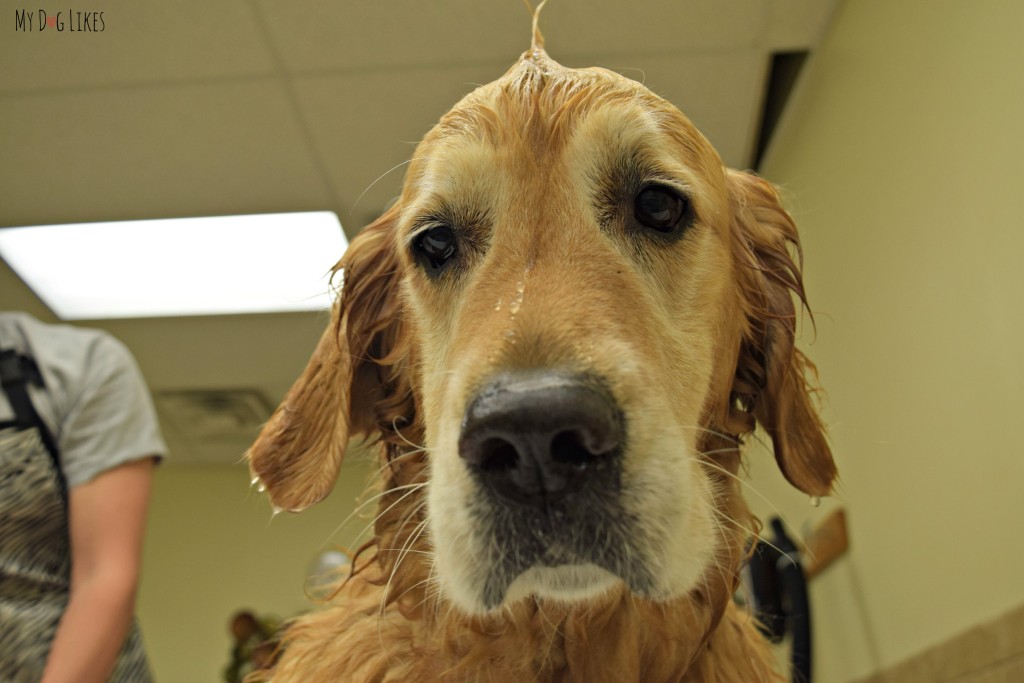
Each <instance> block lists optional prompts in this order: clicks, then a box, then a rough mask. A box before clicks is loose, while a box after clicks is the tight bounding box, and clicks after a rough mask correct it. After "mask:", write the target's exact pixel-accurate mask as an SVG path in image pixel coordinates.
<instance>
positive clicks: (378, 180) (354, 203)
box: [351, 159, 412, 211]
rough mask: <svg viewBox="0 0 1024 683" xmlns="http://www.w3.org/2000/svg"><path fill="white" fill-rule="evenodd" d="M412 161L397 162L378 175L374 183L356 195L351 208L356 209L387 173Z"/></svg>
mask: <svg viewBox="0 0 1024 683" xmlns="http://www.w3.org/2000/svg"><path fill="white" fill-rule="evenodd" d="M411 162H412V159H406V160H405V161H403V162H401V163H398V164H395V165H394V166H392V167H391V168H389V169H388V170H386V171H384V172H383V173H381V174H380V175H379V176H377V178H376V179H375V180H374V181H373V182H372V183H370V184H369V185H367V186H366V189H365V190H363V191H362V192H361V193H359V196H358V197H356V200H355V201H354V202H352V209H351V210H352V211H355V209H356V207H357V206H359V202H361V201H362V199H363V197H365V196H366V193H367V192H369V191H370V190H371V189H373V186H374V185H376V184H377V183H379V182H380V181H381V180H383V179H384V178H385V177H386V176H387V175H389V174H390V173H392V172H393V171H395V169H399V168H401V167H402V166H405V165H406V164H409V163H411Z"/></svg>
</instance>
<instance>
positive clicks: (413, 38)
mask: <svg viewBox="0 0 1024 683" xmlns="http://www.w3.org/2000/svg"><path fill="white" fill-rule="evenodd" d="M256 2H257V5H258V7H259V9H260V13H261V16H262V17H263V20H264V21H265V22H266V26H267V31H268V33H269V34H270V35H271V36H272V40H273V41H274V44H275V46H276V48H277V50H278V51H279V52H280V54H281V56H282V59H283V61H284V63H285V65H286V67H287V68H288V69H289V70H291V71H294V72H311V71H312V72H315V71H322V70H335V71H338V70H341V71H346V72H352V71H361V70H374V69H380V68H387V67H394V66H411V65H419V66H426V65H430V66H434V67H443V66H445V65H448V66H452V65H457V64H473V63H478V62H488V61H499V62H500V61H512V60H514V59H516V58H517V57H518V56H519V55H520V54H521V53H522V52H524V51H526V50H527V49H529V47H530V25H531V19H530V15H529V13H528V12H527V10H526V8H525V6H524V5H523V4H522V3H521V2H516V1H515V0H509V1H508V2H488V3H483V2H480V1H479V0H438V1H435V2H422V1H420V0H397V1H396V0H380V1H378V2H336V0H297V1H295V2H288V3H284V2H279V1H278V0H256ZM769 4H770V3H768V2H767V0H688V1H687V2H678V1H671V0H645V1H644V2H630V3H626V2H621V0H555V1H552V2H550V3H549V4H548V5H547V6H546V7H545V8H544V11H543V13H542V15H541V30H542V32H543V33H544V36H545V40H546V44H547V50H548V52H549V53H550V54H551V55H552V56H553V57H555V58H556V59H566V58H567V57H568V56H570V55H573V54H577V53H584V52H592V51H593V50H594V47H595V46H600V49H601V50H602V52H603V53H604V54H621V53H636V52H638V51H642V52H644V53H649V54H664V53H666V52H674V53H679V52H692V51H696V50H704V49H716V50H717V49H721V48H732V47H750V46H753V45H755V44H756V43H757V42H758V36H759V35H760V31H761V29H762V27H763V25H764V22H765V17H766V13H767V7H768V5H769Z"/></svg>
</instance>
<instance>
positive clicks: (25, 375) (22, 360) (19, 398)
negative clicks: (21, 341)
mask: <svg viewBox="0 0 1024 683" xmlns="http://www.w3.org/2000/svg"><path fill="white" fill-rule="evenodd" d="M0 382H2V384H3V390H4V393H5V394H7V400H8V402H9V403H10V404H11V409H12V410H13V411H14V419H15V421H16V422H17V423H18V425H19V426H21V427H24V428H33V427H34V428H35V429H36V430H37V431H38V432H39V438H40V439H42V441H43V446H45V447H46V451H47V452H48V453H49V454H50V460H51V461H52V462H53V469H54V470H55V471H56V472H57V481H58V482H59V483H60V494H61V497H62V498H63V499H64V502H65V504H66V503H67V500H68V484H67V480H66V479H65V478H64V470H63V468H62V467H61V464H60V451H59V450H58V449H57V442H56V441H55V440H54V438H53V434H52V433H51V432H50V428H49V427H47V426H46V423H45V422H43V419H42V418H41V417H40V416H39V413H38V412H36V407H35V406H34V405H33V404H32V398H31V397H30V396H29V393H28V385H29V382H31V383H33V384H35V385H36V386H43V376H42V374H41V373H40V372H39V366H37V365H36V362H35V361H34V360H33V359H32V358H31V357H30V356H26V355H23V354H20V353H18V352H17V351H15V350H14V349H4V350H2V351H0Z"/></svg>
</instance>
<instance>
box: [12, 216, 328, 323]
mask: <svg viewBox="0 0 1024 683" xmlns="http://www.w3.org/2000/svg"><path fill="white" fill-rule="evenodd" d="M345 247H346V241H345V233H344V232H343V231H342V229H341V223H339V222H338V217H337V216H335V215H334V214H333V213H331V212H330V211H316V212H309V213H278V214H257V215H251V216H218V217H209V218H169V219H163V220H153V221H121V222H117V223H79V224H70V225H41V226H34V227H28V228H4V229H0V256H2V257H3V259H4V260H5V261H7V263H8V264H9V265H10V266H11V268H13V269H14V271H15V272H16V273H17V274H18V275H19V276H20V277H21V279H23V280H24V281H25V283H26V284H28V286H29V287H31V288H32V290H33V291H34V292H35V293H36V294H37V295H38V296H39V298H40V299H42V300H43V302H44V303H46V305H47V306H49V307H50V309H52V310H53V312H54V313H56V314H57V315H58V316H59V317H60V318H62V319H64V320H95V319H103V318H149V317H156V316H169V315H214V314H224V313H268V312H274V311H311V310H322V309H325V308H328V307H329V306H330V305H331V295H330V285H329V276H330V272H329V271H330V268H331V266H333V265H334V263H335V262H336V261H337V260H338V259H339V258H340V257H341V254H342V253H343V252H344V251H345Z"/></svg>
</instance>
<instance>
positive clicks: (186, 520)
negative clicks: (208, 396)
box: [138, 458, 375, 683]
mask: <svg viewBox="0 0 1024 683" xmlns="http://www.w3.org/2000/svg"><path fill="white" fill-rule="evenodd" d="M369 472H370V467H369V464H368V463H367V462H366V460H365V459H361V460H360V459H355V458H349V460H348V461H347V462H346V463H345V465H344V467H343V468H342V473H341V477H340V478H339V481H338V485H337V487H336V488H335V490H334V493H332V494H331V496H330V497H329V498H328V499H327V500H326V501H324V502H323V503H321V504H319V505H318V506H316V507H313V508H311V509H310V510H308V511H306V512H304V513H303V514H301V515H289V514H287V513H282V514H280V515H277V516H276V517H274V518H273V519H272V518H271V509H270V504H269V503H268V501H267V499H266V497H265V496H262V495H259V494H258V493H257V492H256V490H255V489H251V488H250V486H249V481H248V474H247V470H246V468H245V467H244V466H237V467H229V466H189V465H174V464H173V463H167V464H166V465H163V466H161V468H160V469H159V470H158V472H157V475H156V480H155V489H154V492H153V499H152V507H151V511H150V519H149V529H148V532H147V537H146V547H145V552H144V563H143V578H142V586H141V589H140V595H139V606H138V614H139V620H140V621H141V624H142V632H143V637H144V638H145V641H146V645H147V649H148V651H149V654H150V661H151V663H152V665H153V669H154V674H155V675H156V678H157V681H158V683H180V682H185V681H187V682H188V683H206V682H207V681H210V682H213V681H220V680H221V673H222V670H223V668H224V667H225V666H226V665H227V662H228V654H229V651H230V647H231V642H230V638H229V635H228V630H227V628H228V626H227V624H228V619H229V617H230V616H231V615H232V614H233V613H234V612H235V611H236V610H239V609H243V608H247V609H253V610H254V611H256V612H258V613H260V614H264V613H270V614H276V615H278V616H282V617H286V616H290V615H292V614H295V613H297V612H299V611H301V610H304V609H308V608H309V607H310V606H311V604H312V603H310V602H309V601H308V600H307V599H306V598H305V595H304V592H303V582H304V579H305V576H306V572H307V568H308V566H309V564H310V562H311V561H312V560H313V559H314V558H315V557H316V555H317V554H318V551H320V550H325V549H328V548H330V547H333V546H334V545H335V544H341V545H345V544H349V543H352V542H353V540H354V538H355V536H356V535H357V534H358V533H359V531H360V530H361V529H362V528H363V527H364V526H365V525H366V523H367V521H368V520H367V519H365V518H360V519H357V520H355V521H353V522H351V523H350V524H348V525H346V527H345V528H344V529H340V530H339V529H338V526H339V524H341V522H342V521H343V520H344V519H345V518H346V517H347V516H348V515H349V513H350V512H351V510H352V509H353V508H354V507H355V505H354V502H355V499H356V497H357V496H359V495H360V493H361V492H363V491H364V489H365V484H366V482H367V477H368V476H369ZM371 508H372V509H375V506H374V505H368V506H367V509H371Z"/></svg>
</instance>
